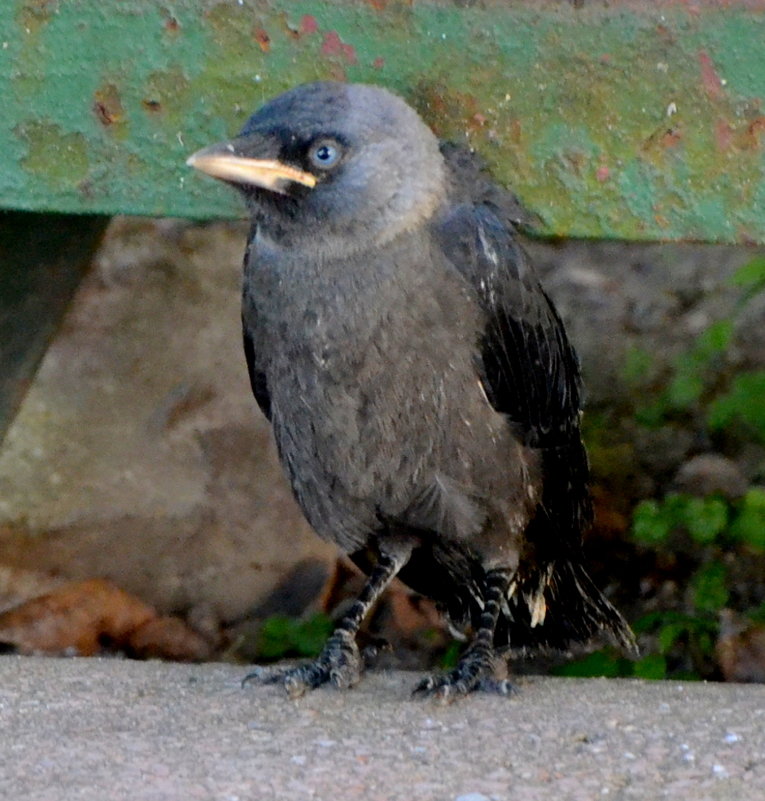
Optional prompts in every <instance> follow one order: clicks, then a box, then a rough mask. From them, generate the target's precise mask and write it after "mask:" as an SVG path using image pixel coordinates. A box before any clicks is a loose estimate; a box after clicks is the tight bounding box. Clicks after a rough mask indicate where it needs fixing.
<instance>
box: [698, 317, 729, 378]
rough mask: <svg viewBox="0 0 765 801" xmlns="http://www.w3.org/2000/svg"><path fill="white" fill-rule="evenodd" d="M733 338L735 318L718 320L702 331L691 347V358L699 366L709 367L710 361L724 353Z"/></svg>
mask: <svg viewBox="0 0 765 801" xmlns="http://www.w3.org/2000/svg"><path fill="white" fill-rule="evenodd" d="M732 338H733V320H728V319H724V320H717V321H715V322H714V323H712V324H711V325H710V326H709V327H708V328H706V329H705V330H704V331H702V332H701V334H700V335H699V337H698V338H697V340H696V342H695V343H694V345H693V347H692V348H691V360H692V361H693V362H694V363H695V364H696V366H697V367H707V366H708V365H709V362H710V361H711V360H712V359H714V358H715V357H716V356H719V355H720V354H721V353H724V352H725V351H726V350H727V348H728V346H729V345H730V342H731V339H732Z"/></svg>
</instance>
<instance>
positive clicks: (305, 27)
mask: <svg viewBox="0 0 765 801" xmlns="http://www.w3.org/2000/svg"><path fill="white" fill-rule="evenodd" d="M318 30H319V23H318V22H317V21H316V17H314V15H313V14H304V15H303V17H302V19H301V20H300V33H305V34H311V33H316V31H318Z"/></svg>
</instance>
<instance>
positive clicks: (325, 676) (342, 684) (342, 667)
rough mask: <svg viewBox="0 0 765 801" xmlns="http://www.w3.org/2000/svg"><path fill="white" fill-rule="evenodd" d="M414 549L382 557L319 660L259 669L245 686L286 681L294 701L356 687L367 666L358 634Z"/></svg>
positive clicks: (383, 554)
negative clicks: (330, 688)
mask: <svg viewBox="0 0 765 801" xmlns="http://www.w3.org/2000/svg"><path fill="white" fill-rule="evenodd" d="M410 550H411V549H408V548H406V549H402V550H401V551H400V552H396V553H394V554H393V555H391V554H389V553H381V554H380V557H379V559H378V560H377V564H376V565H375V567H374V569H373V570H372V572H371V573H370V574H369V578H368V579H367V581H366V583H365V584H364V587H363V588H362V590H361V593H360V594H359V597H358V598H357V599H356V600H355V601H354V602H353V605H352V606H351V608H350V609H349V610H348V612H347V613H346V614H345V615H344V616H343V617H342V618H341V619H340V622H339V623H338V624H337V628H335V630H334V632H333V633H332V635H331V636H330V637H329V639H328V640H327V642H326V643H325V644H324V648H323V649H322V651H321V653H320V654H319V656H318V657H317V659H316V660H315V661H313V662H308V663H306V664H304V665H299V666H298V667H295V668H290V669H288V670H278V671H266V670H263V669H262V668H261V669H256V670H255V671H253V672H252V673H249V674H248V675H247V676H245V677H244V679H243V682H242V683H245V682H247V681H250V680H256V681H261V682H264V683H268V684H272V683H277V682H282V683H283V684H284V689H285V690H286V691H287V694H288V695H289V696H290V697H291V698H298V697H300V696H301V695H303V694H304V693H305V692H306V690H312V689H314V688H315V687H319V686H321V685H322V684H327V683H331V684H333V685H334V686H335V687H338V688H340V689H345V688H348V687H352V686H353V685H354V684H356V683H357V682H358V680H359V678H360V676H361V670H362V663H363V660H362V657H361V654H360V653H359V648H358V645H357V644H356V634H357V633H358V630H359V627H360V626H361V623H362V621H363V620H364V618H365V617H366V616H367V614H368V613H369V610H370V609H371V608H372V606H374V604H375V602H376V601H377V599H378V598H379V597H380V595H381V594H382V592H383V591H384V590H385V588H386V587H387V586H388V585H389V584H390V583H391V581H392V580H393V579H394V578H395V576H396V574H397V573H398V571H399V570H401V568H402V567H403V566H404V565H405V564H406V562H407V560H408V558H409V553H410Z"/></svg>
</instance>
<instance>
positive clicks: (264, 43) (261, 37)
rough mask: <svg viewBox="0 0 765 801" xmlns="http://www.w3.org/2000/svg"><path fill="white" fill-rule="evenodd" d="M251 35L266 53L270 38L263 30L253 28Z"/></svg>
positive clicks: (269, 47) (269, 45)
mask: <svg viewBox="0 0 765 801" xmlns="http://www.w3.org/2000/svg"><path fill="white" fill-rule="evenodd" d="M252 35H253V38H254V39H255V41H256V42H257V43H258V46H259V47H260V49H261V50H262V51H263V52H264V53H267V52H268V51H269V50H270V49H271V37H270V36H269V35H268V33H267V32H266V31H265V29H264V28H255V29H254V30H253V32H252Z"/></svg>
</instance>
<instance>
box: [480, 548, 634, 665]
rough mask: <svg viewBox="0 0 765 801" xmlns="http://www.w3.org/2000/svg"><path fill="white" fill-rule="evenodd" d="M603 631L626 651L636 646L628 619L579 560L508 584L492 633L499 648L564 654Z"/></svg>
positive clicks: (551, 566) (555, 564) (557, 563)
mask: <svg viewBox="0 0 765 801" xmlns="http://www.w3.org/2000/svg"><path fill="white" fill-rule="evenodd" d="M600 633H604V634H605V635H606V636H607V637H608V638H609V639H610V640H611V641H612V642H613V643H614V645H617V646H618V647H620V648H621V649H622V650H624V651H625V652H626V653H628V654H630V655H632V656H636V655H637V654H638V646H637V642H636V641H635V635H634V634H633V633H632V629H631V628H630V626H629V624H628V623H627V621H626V620H625V619H624V618H623V617H622V615H621V614H620V613H619V612H618V611H617V610H616V609H615V608H614V607H613V606H612V605H611V603H610V602H609V601H608V599H607V598H606V597H605V596H604V595H603V593H602V592H600V590H599V589H598V588H597V587H596V586H595V584H594V583H593V581H592V579H591V578H590V577H589V576H588V575H587V572H586V571H585V569H584V567H583V566H582V565H581V564H579V563H578V562H572V561H564V560H561V561H559V562H556V563H554V564H551V565H549V566H548V567H547V569H546V570H541V571H534V572H533V574H532V575H531V576H529V577H528V578H527V579H523V580H515V581H513V582H512V583H511V585H510V589H509V592H508V598H507V606H506V607H505V608H504V610H503V614H502V615H501V616H500V620H499V622H498V624H497V630H496V635H495V645H496V646H497V647H498V648H502V647H509V648H510V649H511V650H519V651H526V650H534V649H535V648H551V649H555V650H565V649H567V648H569V647H570V646H571V645H573V644H574V643H584V642H586V641H588V640H589V639H591V638H592V637H594V636H596V635H598V634H600Z"/></svg>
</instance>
